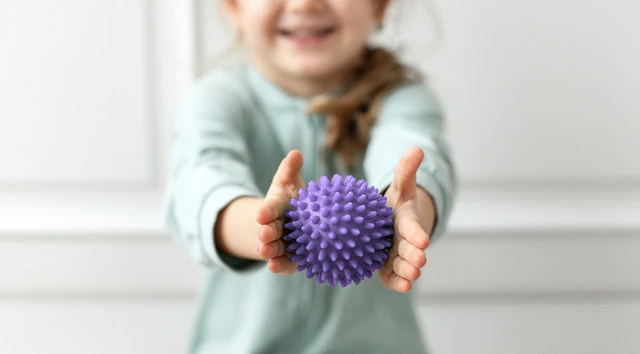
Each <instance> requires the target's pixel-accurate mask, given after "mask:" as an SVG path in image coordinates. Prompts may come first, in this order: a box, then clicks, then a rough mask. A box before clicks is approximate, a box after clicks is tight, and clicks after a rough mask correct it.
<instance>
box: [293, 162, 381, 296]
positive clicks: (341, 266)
mask: <svg viewBox="0 0 640 354" xmlns="http://www.w3.org/2000/svg"><path fill="white" fill-rule="evenodd" d="M386 204H387V198H386V197H385V196H383V195H380V194H378V189H377V188H375V187H374V186H369V185H368V184H367V182H366V181H365V180H356V178H355V177H353V176H347V177H345V178H342V176H341V175H338V174H336V175H334V176H333V178H331V180H329V178H328V177H327V176H323V177H321V178H320V180H319V181H318V182H316V181H310V182H309V184H308V186H307V189H300V190H299V192H298V198H293V199H291V207H292V208H291V209H290V210H287V211H286V212H285V216H286V219H287V220H286V223H285V225H284V227H285V229H286V230H289V232H288V233H286V234H285V235H284V236H283V239H284V241H285V242H286V244H287V247H286V251H287V252H288V253H289V254H291V257H290V259H291V261H292V262H299V263H298V271H305V270H306V273H307V278H313V277H315V278H316V282H317V283H318V284H322V283H324V282H325V281H326V282H327V283H328V284H329V286H331V287H333V286H335V285H336V284H338V283H340V284H341V285H342V287H346V286H348V285H349V284H351V282H354V283H355V284H359V283H360V282H361V281H362V280H364V279H365V278H371V276H372V275H373V273H374V272H375V271H376V270H378V269H381V268H382V262H383V261H384V260H386V259H387V258H388V257H389V248H390V247H391V244H392V242H391V236H393V219H392V218H391V216H392V214H393V210H392V209H391V208H390V207H387V206H386ZM286 230H285V232H287V231H286Z"/></svg>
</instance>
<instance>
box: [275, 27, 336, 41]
mask: <svg viewBox="0 0 640 354" xmlns="http://www.w3.org/2000/svg"><path fill="white" fill-rule="evenodd" d="M333 32H335V27H333V26H331V27H298V28H295V27H294V28H281V29H279V30H278V34H280V35H281V36H284V37H287V38H291V39H314V38H324V37H327V36H329V35H331V34H332V33H333Z"/></svg>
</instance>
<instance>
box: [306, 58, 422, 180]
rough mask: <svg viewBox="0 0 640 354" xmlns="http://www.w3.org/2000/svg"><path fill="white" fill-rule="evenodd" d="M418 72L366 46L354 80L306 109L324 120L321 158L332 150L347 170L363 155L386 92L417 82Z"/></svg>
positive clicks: (418, 79) (315, 100)
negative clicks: (346, 87) (324, 129)
mask: <svg viewBox="0 0 640 354" xmlns="http://www.w3.org/2000/svg"><path fill="white" fill-rule="evenodd" d="M421 79H422V75H420V73H419V72H418V71H417V70H415V69H413V68H411V67H409V66H407V65H405V64H403V63H401V62H400V60H399V59H398V57H397V55H396V54H394V53H393V52H391V51H389V50H386V49H383V48H381V47H366V49H365V51H364V58H363V60H362V64H361V66H360V67H359V69H358V71H357V73H356V76H355V79H354V81H353V82H352V83H351V85H350V86H349V87H348V89H347V90H346V92H344V93H343V94H342V95H340V96H337V97H329V96H322V97H319V98H317V99H314V100H313V101H312V102H311V104H310V106H309V107H308V111H309V112H315V113H319V114H323V115H324V116H325V117H326V119H327V141H326V144H325V158H326V159H329V155H328V152H329V151H333V152H335V153H336V154H338V156H339V157H340V158H341V159H342V161H343V162H344V164H345V167H347V169H349V170H352V169H353V167H354V165H355V162H356V161H357V160H358V159H359V158H360V157H361V156H362V155H363V154H364V152H365V150H366V148H367V145H368V143H369V137H370V134H371V128H372V126H373V124H374V122H375V120H376V117H377V116H378V113H379V112H380V109H381V106H382V103H383V101H384V98H385V97H386V96H387V94H388V93H389V91H391V90H392V89H394V88H396V87H397V86H399V85H401V84H403V83H405V82H406V81H408V80H409V81H420V80H421Z"/></svg>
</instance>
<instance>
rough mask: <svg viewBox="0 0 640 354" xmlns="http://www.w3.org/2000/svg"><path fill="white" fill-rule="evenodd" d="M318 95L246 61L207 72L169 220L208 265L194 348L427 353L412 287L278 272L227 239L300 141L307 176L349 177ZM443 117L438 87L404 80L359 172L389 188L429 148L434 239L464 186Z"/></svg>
mask: <svg viewBox="0 0 640 354" xmlns="http://www.w3.org/2000/svg"><path fill="white" fill-rule="evenodd" d="M307 104H308V101H306V100H305V99H302V98H299V97H294V96H291V95H289V94H288V93H286V92H285V91H283V90H282V89H280V88H279V87H278V86H276V85H275V84H273V83H272V82H270V81H268V80H267V79H266V78H265V77H264V76H262V75H261V74H260V73H259V72H258V71H257V70H256V69H254V68H253V67H252V66H251V65H248V64H241V65H236V66H233V67H228V68H224V69H217V70H216V71H214V72H211V73H209V74H207V75H206V76H204V77H203V78H201V79H200V80H198V82H197V83H196V84H195V85H194V87H193V88H192V91H191V93H190V95H189V97H188V99H187V100H186V101H185V102H184V103H183V105H182V110H181V113H180V116H179V117H178V120H177V123H176V126H175V129H174V133H173V139H172V162H171V176H170V182H169V185H168V188H167V197H166V203H165V218H166V223H167V226H168V228H169V229H170V231H171V232H172V234H173V236H174V238H175V239H176V240H177V241H178V242H179V243H180V244H181V245H182V246H183V247H184V248H185V249H186V250H187V251H188V252H189V254H190V255H191V257H192V259H193V260H194V262H195V263H197V264H199V265H201V266H202V267H204V268H205V269H206V280H205V286H204V288H203V291H202V293H201V294H200V296H199V299H200V303H199V308H198V313H197V318H196V320H195V325H194V328H193V336H192V341H191V344H190V348H189V352H190V353H213V354H227V353H278V354H280V353H282V354H285V353H296V354H301V353H305V354H306V353H308V354H315V353H366V354H374V353H402V354H413V353H424V352H425V351H426V347H427V346H426V343H424V341H423V338H422V336H421V330H420V328H419V325H418V323H417V321H416V318H415V315H414V309H413V306H412V297H411V293H409V294H400V293H397V292H394V291H392V290H389V289H387V288H385V287H384V286H383V285H382V284H381V283H380V280H379V279H377V276H374V277H373V278H371V279H365V281H363V282H362V283H360V284H359V285H351V286H349V287H347V288H342V287H340V286H337V287H335V288H331V287H329V286H328V285H327V284H326V283H325V284H323V285H318V284H316V282H315V281H314V280H313V279H307V278H306V277H305V274H304V273H301V272H300V273H295V274H293V275H290V276H283V275H277V274H273V273H271V272H270V271H269V270H268V269H267V267H266V266H265V263H264V262H257V261H250V260H245V259H238V258H235V257H232V256H229V255H227V254H224V253H223V252H221V251H220V250H218V249H216V247H215V244H214V235H213V230H214V224H215V222H216V218H217V215H218V212H219V211H220V210H221V209H223V208H224V207H225V206H226V205H228V204H229V203H230V202H231V201H232V200H234V199H236V198H238V197H240V196H256V197H264V195H265V193H266V192H267V190H268V188H269V185H270V183H271V180H272V178H273V175H274V174H275V172H276V169H277V167H278V165H279V163H280V162H281V161H282V159H283V158H284V157H285V156H286V154H287V153H288V152H289V151H290V150H293V149H298V150H300V151H301V152H302V154H303V157H304V160H305V162H304V166H303V169H302V178H303V179H304V181H305V182H308V181H310V180H312V179H313V180H317V179H318V178H319V177H321V176H323V175H326V176H332V175H333V174H334V173H339V174H342V175H347V174H349V172H347V170H346V169H345V168H344V165H343V164H342V163H341V161H340V159H339V158H337V157H336V156H332V158H331V159H330V161H329V163H327V160H325V159H324V157H323V156H324V155H323V150H324V144H325V140H326V129H325V120H324V118H323V117H322V116H319V115H317V114H308V113H306V112H305V108H306V106H307ZM443 123H444V121H443V115H442V110H441V107H440V105H439V103H438V101H437V99H436V98H435V96H434V95H433V94H432V92H431V91H430V90H429V89H428V88H427V87H426V86H424V85H420V84H415V83H407V84H406V85H404V86H401V87H398V88H397V89H395V90H393V91H392V92H391V93H390V94H389V95H388V96H387V97H386V99H385V101H384V103H383V106H382V110H381V112H380V114H379V116H378V118H377V120H376V123H375V125H374V127H373V129H372V134H371V140H370V142H369V145H368V147H367V151H366V154H365V157H364V159H363V161H360V162H359V163H358V165H357V166H356V168H355V170H354V171H351V173H350V174H352V175H354V176H355V177H356V178H359V179H360V178H364V179H366V180H367V182H368V183H369V184H370V185H373V186H376V187H377V188H379V189H380V190H384V189H385V188H386V187H388V186H389V185H390V183H391V181H392V179H393V172H394V170H395V167H396V164H397V163H398V161H399V159H400V156H401V155H402V154H403V153H405V152H406V151H407V150H408V149H409V148H411V147H413V146H419V147H421V148H422V149H423V150H424V152H425V159H424V161H423V163H422V165H421V166H420V169H419V171H418V174H417V184H418V185H419V186H421V187H422V188H424V189H425V190H427V191H428V192H429V194H430V195H431V196H432V198H433V200H434V203H435V206H436V213H437V220H436V226H435V229H434V230H433V232H432V234H431V240H432V242H433V240H434V239H438V238H439V237H441V236H442V234H443V233H444V232H445V228H446V224H447V220H448V218H449V214H450V212H451V208H452V205H453V200H454V195H455V192H456V176H455V171H454V166H453V164H452V160H451V156H450V150H449V147H448V144H447V142H446V140H445V137H444V135H443V128H444V124H443ZM427 231H428V230H427ZM256 237H257V235H256ZM427 266H428V265H427ZM418 281H420V280H418ZM427 330H428V329H427Z"/></svg>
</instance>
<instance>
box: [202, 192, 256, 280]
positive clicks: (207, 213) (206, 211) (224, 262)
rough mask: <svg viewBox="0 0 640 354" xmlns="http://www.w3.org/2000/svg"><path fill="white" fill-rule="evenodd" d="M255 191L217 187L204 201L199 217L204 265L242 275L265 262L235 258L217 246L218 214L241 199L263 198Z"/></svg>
mask: <svg viewBox="0 0 640 354" xmlns="http://www.w3.org/2000/svg"><path fill="white" fill-rule="evenodd" d="M263 196H264V195H263V194H262V193H261V192H260V191H258V190H255V189H252V188H249V187H246V186H239V185H222V186H217V187H216V188H215V189H214V190H212V191H211V193H209V194H208V195H207V196H206V197H205V198H204V200H203V202H202V205H201V208H200V212H199V215H198V233H199V235H198V238H199V240H200V242H201V243H202V245H201V246H202V250H204V253H205V259H204V260H203V263H204V264H205V265H206V266H213V267H215V268H219V269H222V270H224V271H227V272H233V273H242V272H246V271H249V270H252V269H256V268H258V267H260V266H261V265H263V264H264V263H265V262H261V261H255V260H249V259H243V258H238V257H234V256H231V255H228V254H226V253H224V252H221V251H220V250H219V249H218V248H217V247H216V245H215V241H214V237H215V235H214V225H215V223H216V220H217V219H218V214H219V213H220V211H221V210H222V209H223V208H225V207H226V206H227V205H229V203H231V202H232V201H233V200H234V199H237V198H239V197H258V198H260V197H263Z"/></svg>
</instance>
